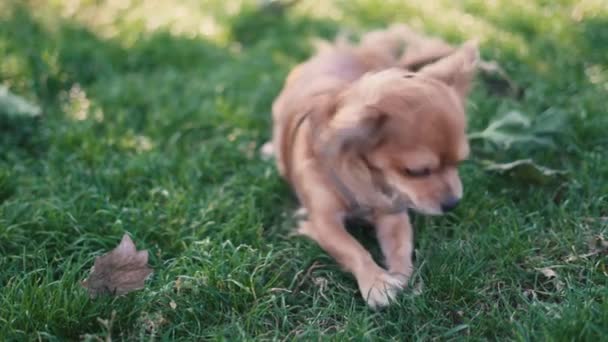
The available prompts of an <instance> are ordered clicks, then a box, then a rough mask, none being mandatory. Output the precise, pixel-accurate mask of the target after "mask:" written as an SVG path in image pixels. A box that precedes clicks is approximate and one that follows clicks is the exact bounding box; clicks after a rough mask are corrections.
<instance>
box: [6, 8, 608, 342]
mask: <svg viewBox="0 0 608 342" xmlns="http://www.w3.org/2000/svg"><path fill="white" fill-rule="evenodd" d="M393 22H405V23H408V24H409V25H411V26H413V27H415V28H417V29H420V30H422V31H425V32H429V33H433V34H436V35H438V36H440V37H443V38H445V39H447V40H449V41H451V42H461V41H463V40H465V39H469V38H478V39H479V40H480V41H481V44H482V45H481V46H482V55H483V56H484V58H486V59H492V60H497V61H498V62H499V63H500V65H502V66H503V67H504V68H505V70H506V71H507V73H508V74H509V76H510V77H511V78H512V79H513V81H514V82H515V83H516V84H517V86H518V87H519V88H520V89H521V91H520V92H518V93H517V94H507V93H504V92H502V91H499V90H498V88H496V87H494V86H492V84H493V83H491V82H489V81H488V80H484V79H483V78H480V82H478V84H477V86H476V88H475V89H474V92H473V94H472V96H471V101H470V104H469V110H468V112H469V122H470V130H471V131H479V130H482V129H483V128H484V127H486V126H487V125H488V124H489V123H490V122H492V121H493V120H495V118H497V117H499V116H501V115H503V114H505V113H508V112H510V111H518V112H520V113H523V114H525V115H526V116H528V117H530V118H531V119H532V120H533V121H534V122H535V125H537V126H538V125H540V127H543V126H544V125H547V126H550V125H551V123H552V122H553V121H555V120H557V118H558V117H559V118H564V117H565V118H566V120H565V122H566V125H565V126H561V127H560V132H559V134H558V135H557V136H555V137H554V139H555V145H554V146H545V145H535V144H519V145H516V146H513V147H510V148H490V149H487V148H485V147H484V148H481V146H478V145H475V146H474V147H476V154H474V155H473V158H474V159H475V158H477V159H480V158H486V157H488V155H489V156H491V158H492V159H493V160H496V161H501V162H507V161H512V160H515V159H518V158H528V157H530V158H534V160H536V161H538V162H541V163H543V164H545V165H548V166H551V167H554V168H559V169H564V170H567V171H569V172H570V177H569V178H568V180H567V181H566V182H562V183H552V184H549V185H546V186H543V187H540V186H532V185H530V184H527V183H525V182H521V181H517V180H514V179H512V178H507V177H504V176H500V175H493V174H488V173H486V172H484V171H483V169H482V168H481V167H480V166H479V164H476V163H469V164H467V165H465V166H463V169H462V174H463V182H464V184H465V193H466V195H465V196H466V197H465V201H464V202H463V205H462V206H461V207H459V209H458V210H457V211H456V212H455V213H454V214H453V215H450V216H447V217H442V218H432V219H430V218H423V217H415V218H414V219H415V222H416V227H417V241H416V244H417V256H418V258H417V264H418V273H417V275H416V276H415V278H414V280H413V281H412V283H413V287H414V289H415V290H408V291H405V292H404V293H403V294H402V295H401V296H400V298H399V302H398V303H397V304H396V305H395V306H393V307H391V308H389V309H387V310H385V311H383V312H378V313H376V312H371V311H369V310H368V309H367V308H366V307H365V305H364V303H363V301H362V300H361V299H360V298H359V294H358V293H357V290H356V284H355V282H354V281H353V279H352V278H351V277H349V276H348V275H346V274H344V273H342V272H341V271H340V270H339V269H338V267H337V266H336V265H335V263H334V262H333V261H332V260H331V258H329V257H328V256H326V255H325V253H323V252H322V251H321V250H320V249H319V248H318V247H317V246H316V245H315V244H313V243H311V242H309V241H307V240H305V239H302V238H293V237H288V234H289V233H290V231H291V227H292V226H293V225H294V222H293V220H292V219H291V211H292V210H293V209H294V208H295V206H296V203H295V200H294V199H293V196H292V195H291V193H290V190H289V189H288V187H287V186H286V185H285V184H284V183H283V182H282V181H281V180H280V179H279V177H278V175H277V173H276V171H275V169H274V165H272V164H271V163H268V162H264V161H261V160H260V159H259V158H258V157H257V148H259V146H260V145H261V144H262V143H263V142H264V141H265V140H267V139H268V138H269V136H270V104H271V102H272V100H273V98H274V96H276V94H277V93H278V91H279V89H280V88H281V86H282V82H283V79H284V77H285V75H286V74H287V72H288V71H289V69H290V68H291V67H293V66H294V65H295V64H296V63H298V62H300V61H302V60H303V59H305V58H306V57H307V56H308V55H309V54H310V53H311V46H310V39H311V38H315V37H324V38H331V37H333V36H334V35H335V34H336V33H337V32H340V31H348V32H351V33H352V34H353V35H355V36H356V35H357V34H359V33H361V32H364V31H365V30H367V29H371V28H377V27H383V26H387V25H389V24H391V23H393ZM0 81H1V82H2V84H3V85H4V86H6V87H7V88H8V89H9V90H10V91H11V92H12V93H14V94H16V95H19V96H22V97H23V98H25V99H27V100H28V101H30V102H31V103H33V104H35V105H36V106H39V107H40V108H41V109H42V113H43V114H42V115H40V116H38V117H29V116H23V115H21V116H20V115H13V114H11V113H8V112H7V111H6V110H4V109H3V108H0V270H2V271H1V272H0V339H1V340H25V339H27V340H31V339H41V340H66V339H70V340H72V339H85V340H95V339H102V338H105V337H107V336H110V335H111V336H112V337H113V338H115V339H117V340H118V339H128V340H137V339H145V340H148V339H151V338H153V337H156V338H162V339H214V340H221V339H227V340H235V339H253V338H263V339H281V340H282V339H296V338H301V339H320V338H332V339H357V340H359V339H393V340H394V339H396V340H403V339H405V340H410V339H431V338H436V339H472V340H482V339H505V338H507V339H518V340H538V339H541V340H546V339H549V340H590V341H597V340H599V339H600V337H602V336H606V334H608V328H607V325H606V322H608V301H607V299H608V290H607V286H606V285H608V284H607V279H608V277H606V272H607V270H606V254H605V253H603V252H602V253H593V252H594V251H595V252H597V250H596V249H594V248H596V247H594V246H590V245H589V241H601V240H602V239H603V237H604V236H606V230H607V228H608V221H607V220H606V217H607V216H608V205H607V200H608V198H607V197H606V196H607V195H606V194H608V163H606V160H608V152H607V151H608V150H607V147H608V138H607V137H606V129H607V128H608V115H606V98H607V96H608V5H607V4H606V2H605V0H582V1H574V0H572V1H570V0H558V1H541V0H539V1H524V0H515V1H506V0H494V1H482V0H459V1H447V0H445V1H444V0H436V1H435V0H433V1H431V0H427V1H397V0H384V1H381V0H352V1H347V0H336V1H323V0H302V1H300V2H299V3H298V4H297V5H295V6H293V7H290V8H289V9H287V10H286V11H284V12H281V11H276V10H269V9H266V10H262V11H260V7H259V3H258V2H256V1H238V0H223V1H219V0H217V1H216V0H205V1H194V0H181V1H168V0H156V1H143V0H65V1H59V0H48V1H45V0H27V1H17V0H15V1H12V0H8V1H2V2H1V3H0ZM125 231H127V232H129V233H130V234H131V235H132V236H133V239H134V241H135V243H136V245H137V247H138V248H142V249H148V250H149V251H150V254H151V260H150V263H151V265H152V266H153V267H154V268H155V274H154V275H153V276H152V278H151V279H150V281H149V282H148V286H147V287H146V289H144V290H142V291H139V292H136V293H132V294H129V295H127V296H125V297H121V298H114V299H99V300H94V301H93V300H89V299H88V297H87V295H86V292H85V290H84V289H82V288H81V287H80V285H79V282H80V280H82V279H84V278H85V277H86V275H87V272H88V269H89V268H90V266H91V265H92V264H93V260H94V258H95V256H98V255H100V254H101V253H103V252H105V251H107V250H109V249H110V248H112V247H113V246H115V245H116V244H117V243H118V241H119V240H120V237H121V236H122V234H123V233H124V232H125ZM355 233H357V234H358V236H360V237H362V238H363V239H364V240H365V241H367V242H369V243H370V244H371V245H372V246H373V239H371V235H372V234H371V233H369V232H366V231H356V232H355ZM589 253H592V254H593V255H588V256H585V255H586V254H589ZM313 266H314V267H313ZM546 267H549V268H551V269H552V270H554V271H555V272H556V274H557V277H547V276H546V275H544V274H543V273H542V272H541V271H539V270H541V269H543V268H546ZM307 270H308V271H307ZM171 303H174V304H175V305H171ZM113 312H114V315H113V314H112V313H113ZM112 317H114V319H112Z"/></svg>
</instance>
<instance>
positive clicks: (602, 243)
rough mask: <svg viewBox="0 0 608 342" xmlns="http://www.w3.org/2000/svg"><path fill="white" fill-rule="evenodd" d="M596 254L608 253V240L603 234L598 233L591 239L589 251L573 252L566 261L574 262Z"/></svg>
mask: <svg viewBox="0 0 608 342" xmlns="http://www.w3.org/2000/svg"><path fill="white" fill-rule="evenodd" d="M600 219H602V218H600ZM596 255H608V240H606V239H605V238H604V236H603V235H597V236H595V237H593V238H592V239H591V240H590V241H589V252H588V253H584V254H571V255H569V256H568V257H567V258H566V261H567V262H573V261H577V260H579V259H587V258H590V257H592V256H596Z"/></svg>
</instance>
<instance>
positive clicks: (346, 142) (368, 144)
mask: <svg viewBox="0 0 608 342" xmlns="http://www.w3.org/2000/svg"><path fill="white" fill-rule="evenodd" d="M387 121H388V115H387V114H386V113H383V112H381V111H379V110H377V109H375V108H373V107H365V108H364V109H362V111H361V112H358V113H349V112H348V111H343V112H338V113H336V115H335V116H334V117H333V118H332V119H331V120H330V121H329V124H328V126H327V127H326V128H325V129H324V130H323V133H322V135H321V138H320V139H319V141H318V146H319V148H322V149H324V150H325V151H326V154H329V155H331V154H333V153H345V152H348V151H364V150H367V149H369V148H373V147H374V146H376V145H377V144H378V143H379V142H380V141H381V139H382V136H383V135H382V134H381V130H382V129H383V127H384V126H385V124H386V122H387Z"/></svg>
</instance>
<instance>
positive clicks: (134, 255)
mask: <svg viewBox="0 0 608 342" xmlns="http://www.w3.org/2000/svg"><path fill="white" fill-rule="evenodd" d="M151 273H152V269H151V268H150V267H149V266H148V251H146V250H144V251H137V250H136V249H135V245H134V244H133V240H131V238H130V237H129V235H127V234H125V235H124V236H123V237H122V241H120V244H119V245H118V246H117V247H116V248H114V249H113V250H112V251H111V252H109V253H107V254H104V255H102V256H100V257H97V258H96V259H95V264H94V266H93V268H92V269H91V274H90V275H89V277H88V278H87V279H86V280H84V281H83V282H82V285H83V286H84V287H85V288H87V289H88V290H89V295H90V296H91V297H92V298H95V297H97V296H99V295H103V294H109V295H123V294H126V293H129V292H131V291H135V290H139V289H142V288H143V287H144V281H145V280H146V278H147V277H148V276H149V275H150V274H151Z"/></svg>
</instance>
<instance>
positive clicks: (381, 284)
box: [359, 270, 407, 309]
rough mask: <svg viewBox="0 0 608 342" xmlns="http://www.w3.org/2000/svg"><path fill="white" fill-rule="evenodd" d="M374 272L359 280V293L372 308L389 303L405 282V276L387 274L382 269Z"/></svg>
mask: <svg viewBox="0 0 608 342" xmlns="http://www.w3.org/2000/svg"><path fill="white" fill-rule="evenodd" d="M375 273H376V274H375V275H367V276H363V277H362V279H360V280H359V290H360V291H361V295H362V296H363V299H365V301H366V302H367V305H369V307H371V308H372V309H378V308H381V307H385V306H387V305H389V304H390V303H391V302H392V301H394V300H395V297H396V296H397V293H398V292H399V291H400V290H401V289H403V288H404V287H405V285H406V284H407V278H406V277H404V276H402V275H397V274H389V273H388V272H386V271H384V270H379V271H376V272H375Z"/></svg>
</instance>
